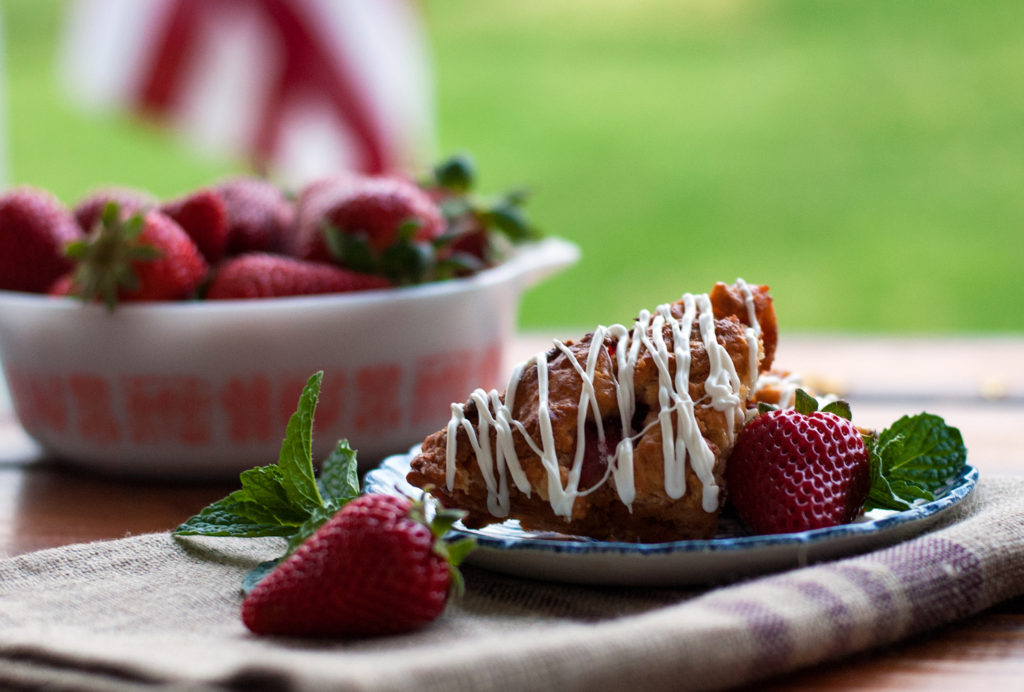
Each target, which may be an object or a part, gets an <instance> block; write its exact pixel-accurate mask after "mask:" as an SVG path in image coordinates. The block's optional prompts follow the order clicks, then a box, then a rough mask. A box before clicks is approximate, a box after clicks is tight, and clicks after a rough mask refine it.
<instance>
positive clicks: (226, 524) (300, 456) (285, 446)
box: [173, 371, 359, 553]
mask: <svg viewBox="0 0 1024 692" xmlns="http://www.w3.org/2000/svg"><path fill="white" fill-rule="evenodd" d="M322 382H323V372H322V371H320V372H317V373H316V374H314V375H313V376H312V377H310V378H309V380H308V381H307V382H306V386H305V387H304V388H303V390H302V394H301V396H300V397H299V403H298V407H297V408H296V410H295V413H294V414H292V416H291V418H290V419H289V421H288V427H287V429H286V431H285V438H284V440H283V441H282V442H281V452H280V455H279V456H278V461H277V463H276V464H272V465H269V466H257V467H255V468H251V469H248V470H247V471H243V472H242V473H241V474H240V475H239V479H240V481H241V485H242V487H241V488H240V489H238V490H236V491H234V492H232V493H231V494H229V495H228V496H227V497H225V498H223V499H221V500H218V501H216V502H214V503H213V504H211V505H209V506H208V507H206V508H205V509H203V510H202V511H201V512H199V514H196V515H195V516H193V517H190V518H189V519H187V520H186V521H185V522H184V523H182V524H181V525H180V526H179V527H178V528H176V529H175V530H174V532H173V533H174V535H176V536H235V537H244V538H252V537H257V536H281V537H284V538H288V539H289V543H288V552H289V553H290V552H291V551H292V550H294V549H295V548H296V547H298V545H299V544H300V543H301V542H302V541H303V540H305V539H306V538H307V537H309V536H310V535H311V534H312V533H313V532H314V531H316V529H317V528H318V527H319V526H320V525H321V524H323V522H325V521H327V519H329V518H330V517H331V516H332V515H333V514H334V513H335V512H337V511H338V510H339V509H341V508H342V507H344V506H345V504H346V503H347V502H348V501H349V500H351V499H353V498H354V497H356V496H357V495H358V494H359V477H358V463H357V461H356V453H355V452H354V451H353V450H352V449H351V448H350V447H349V445H348V441H347V440H340V441H339V442H338V446H337V447H336V448H335V450H334V452H333V453H331V455H330V456H328V458H327V459H326V460H325V461H324V463H323V466H322V469H321V474H320V478H317V477H316V474H315V473H314V470H313V416H314V413H315V411H316V404H317V400H318V398H319V395H320V386H321V384H322Z"/></svg>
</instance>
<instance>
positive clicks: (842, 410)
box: [821, 400, 853, 421]
mask: <svg viewBox="0 0 1024 692" xmlns="http://www.w3.org/2000/svg"><path fill="white" fill-rule="evenodd" d="M821 410H822V412H823V413H831V414H832V415H835V416H839V417H840V418H843V419H845V420H849V421H852V420H853V411H851V410H850V404H849V403H848V402H846V401H842V400H839V401H833V402H830V403H828V404H826V405H825V406H823V407H822V408H821Z"/></svg>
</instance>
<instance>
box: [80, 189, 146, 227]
mask: <svg viewBox="0 0 1024 692" xmlns="http://www.w3.org/2000/svg"><path fill="white" fill-rule="evenodd" d="M111 202H114V203H115V204H117V206H118V207H119V208H120V209H121V213H123V214H134V213H135V212H139V211H142V210H144V209H148V208H150V207H154V206H156V204H157V200H156V198H155V197H154V196H153V195H151V194H149V193H148V192H146V191H145V190H139V189H136V188H134V187H123V186H111V187H102V188H99V189H98V190H93V191H92V192H90V193H89V194H87V195H86V196H85V197H83V198H82V199H80V200H78V202H76V203H75V206H74V208H73V209H72V213H73V214H74V215H75V220H76V221H78V225H79V226H81V227H82V230H83V231H84V232H86V233H89V232H90V231H92V229H93V227H94V226H95V225H96V222H97V221H99V220H100V216H102V215H103V210H104V209H106V207H107V205H108V204H110V203H111Z"/></svg>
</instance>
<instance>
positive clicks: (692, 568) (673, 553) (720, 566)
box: [364, 449, 978, 586]
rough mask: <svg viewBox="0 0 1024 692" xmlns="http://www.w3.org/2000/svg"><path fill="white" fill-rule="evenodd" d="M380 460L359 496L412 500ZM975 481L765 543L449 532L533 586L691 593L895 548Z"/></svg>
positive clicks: (403, 466)
mask: <svg viewBox="0 0 1024 692" xmlns="http://www.w3.org/2000/svg"><path fill="white" fill-rule="evenodd" d="M415 452H416V449H413V450H412V451H411V452H410V453H409V454H398V455H394V456H391V457H388V458H387V459H385V460H384V461H383V463H382V464H381V465H380V466H379V467H378V468H376V469H374V470H372V471H370V472H368V473H367V474H366V478H365V481H364V484H365V489H366V492H373V493H382V494H397V493H404V494H407V495H413V496H416V495H418V494H419V492H420V491H419V489H417V488H414V487H413V486H411V485H410V484H409V483H408V482H407V481H406V480H405V475H406V474H407V473H408V472H409V464H410V462H411V461H412V458H413V456H415ZM977 482H978V471H977V469H975V468H974V467H973V466H969V465H968V466H964V468H963V469H962V470H961V472H960V473H959V474H958V475H957V477H956V479H955V480H954V481H953V483H952V484H951V485H950V487H949V489H948V490H947V491H946V492H945V493H943V494H942V495H941V496H940V497H938V498H937V499H935V500H933V501H932V502H928V503H926V504H922V505H919V506H917V507H914V508H913V509H909V510H906V511H904V512H890V511H883V510H873V511H871V512H868V513H866V514H865V515H864V516H863V517H862V518H861V519H860V520H858V521H856V522H853V523H851V524H843V525H841V526H833V527H830V528H826V529H815V530H813V531H803V532H800V533H787V534H777V535H771V536H750V535H741V534H742V529H740V528H739V527H738V526H730V525H729V524H728V523H727V522H725V523H723V530H722V531H721V532H720V535H719V536H718V537H715V538H712V539H708V540H695V541H673V542H670V543H621V542H612V541H597V540H593V539H588V538H579V537H575V536H563V535H561V534H554V533H533V532H530V531H525V530H523V529H522V528H520V527H519V523H518V522H516V521H514V520H509V521H506V522H504V523H501V524H492V525H490V526H487V527H484V528H482V529H467V528H465V527H464V526H462V524H461V523H458V524H456V525H455V529H454V530H455V531H456V532H457V533H459V534H464V535H467V536H473V537H475V538H476V540H477V548H476V550H474V551H473V552H472V553H470V555H469V557H468V558H467V562H468V563H470V564H473V565H477V566H479V567H485V568H488V569H492V570H495V571H498V572H504V573H507V574H514V575H517V576H522V577H530V578H534V579H546V580H550V581H561V582H571V583H578V584H597V585H606V586H697V585H709V584H715V583H724V582H727V581H730V580H734V579H737V578H739V577H743V576H749V575H753V574H761V573H767V572H776V571H780V570H784V569H789V568H793V567H800V566H803V565H807V564H810V563H812V562H820V561H822V560H831V559H834V558H838V557H842V556H846V555H853V554H856V553H862V552H866V551H868V550H874V549H876V548H880V547H883V546H886V545H891V544H893V543H898V542H899V541H903V540H906V539H907V538H910V537H912V536H914V535H916V534H919V533H921V532H923V531H925V530H927V529H928V528H930V527H931V526H932V525H934V524H935V523H936V522H937V521H939V520H940V519H941V518H942V516H943V514H944V513H945V512H947V511H948V510H950V509H952V508H953V507H955V506H956V505H958V504H959V503H960V502H962V501H963V500H964V499H965V498H966V497H967V496H968V495H970V493H971V491H972V490H974V486H975V485H976V484H977Z"/></svg>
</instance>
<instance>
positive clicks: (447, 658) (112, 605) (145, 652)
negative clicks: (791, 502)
mask: <svg viewBox="0 0 1024 692" xmlns="http://www.w3.org/2000/svg"><path fill="white" fill-rule="evenodd" d="M280 549H281V544H280V543H279V542H277V541H276V540H275V539H259V540H253V539H227V538H185V539H181V538H178V539H176V538H172V537H171V536H170V535H168V534H150V535H143V536H137V537H131V538H125V539H121V540H115V541H107V542H100V543H92V544H82V545H73V546H68V547H64V548H57V549H51V550H44V551H40V552H37V553H33V554H28V555H23V556H19V557H15V558H9V559H6V560H3V561H2V562H0V688H3V689H17V688H33V689H35V688H37V687H47V688H51V687H52V688H55V689H81V690H131V689H141V688H144V687H152V686H154V685H159V686H161V687H163V688H165V689H288V690H320V689H375V690H392V689H393V690H400V689H417V690H481V689H495V688H496V689H555V688H557V689H560V690H589V689H594V688H596V687H598V686H600V687H601V688H604V689H618V688H624V687H627V686H629V687H635V688H642V689H645V690H659V689H676V690H677V689H695V690H704V689H723V688H728V687H731V686H736V685H740V684H744V683H750V682H753V681H755V680H758V679H762V678H766V677H769V676H772V675H774V674H777V673H782V672H785V671H790V670H794V669H797V668H800V667H804V666H808V665H811V664H814V663H818V662H821V661H825V660H828V659H834V658H839V657H842V656H844V655H847V654H851V653H853V652H856V651H861V650H864V649H867V648H870V647H875V646H879V645H883V644H886V643H889V642H892V641H895V640H899V639H902V638H905V637H908V636H910V635H912V634H914V633H916V632H921V631H924V630H928V629H930V628H934V627H938V626H940V625H942V624H944V623H948V622H951V621H953V620H956V619H958V618H962V617H965V616H967V615H970V614H972V613H976V612H978V611H981V610H983V609H985V608H987V607H989V606H991V605H993V604H995V603H997V602H999V601H1001V600H1004V599H1008V598H1011V597H1014V596H1016V595H1018V594H1020V593H1022V592H1024V579H1021V576H1020V575H1021V574H1022V573H1024V477H991V478H984V479H983V480H982V481H981V482H980V483H979V485H978V487H977V489H976V490H975V492H974V493H973V494H972V496H971V497H970V498H968V500H966V501H965V502H963V503H961V504H960V505H959V506H957V507H956V508H954V509H952V510H950V511H949V512H948V513H947V516H946V517H945V518H944V522H943V523H942V524H941V525H940V526H939V527H938V528H936V529H934V530H932V531H930V532H929V533H926V534H924V535H921V536H918V537H917V538H914V539H911V540H908V541H905V542H903V543H899V544H897V545H894V546H892V547H888V548H885V549H882V550H878V551H875V552H872V553H867V554H864V555H859V556H855V557H850V558H847V559H843V560H839V561H834V562H828V563H821V564H817V565H811V566H808V567H804V568H800V569H795V570H791V571H788V572H783V573H780V574H776V575H771V576H766V577H760V578H757V579H751V580H748V581H745V582H740V583H736V584H733V585H730V586H726V587H719V588H715V589H708V590H673V589H644V588H629V589H623V588H594V587H583V586H576V585H570V584H552V583H543V582H539V581H531V580H528V579H520V578H515V577H510V576H503V575H500V574H496V573H491V572H488V571H485V570H482V569H474V568H472V567H467V568H466V569H465V573H466V582H467V592H466V594H465V596H464V597H463V598H462V599H461V600H458V601H455V602H452V603H451V604H449V607H448V608H447V610H446V611H445V614H444V615H443V616H442V617H441V618H440V619H439V620H438V621H436V622H435V623H433V624H432V625H430V626H429V627H427V628H426V629H424V630H421V631H419V632H416V633H413V634H408V635H403V636H395V637H386V638H376V639H351V640H330V641H316V640H308V639H285V638H273V637H257V636H255V635H251V634H249V633H248V632H247V630H246V629H245V628H244V626H243V625H242V623H241V620H240V618H239V604H240V602H241V594H240V591H239V585H240V583H241V580H242V577H243V575H244V574H245V573H246V572H247V571H248V570H249V569H250V568H251V567H252V566H254V565H255V564H256V563H258V562H259V561H262V560H265V559H268V558H270V557H273V556H274V555H275V554H277V553H278V552H279V551H280Z"/></svg>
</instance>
